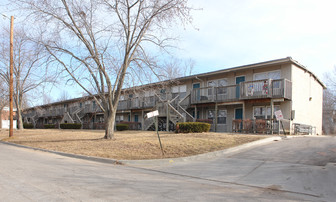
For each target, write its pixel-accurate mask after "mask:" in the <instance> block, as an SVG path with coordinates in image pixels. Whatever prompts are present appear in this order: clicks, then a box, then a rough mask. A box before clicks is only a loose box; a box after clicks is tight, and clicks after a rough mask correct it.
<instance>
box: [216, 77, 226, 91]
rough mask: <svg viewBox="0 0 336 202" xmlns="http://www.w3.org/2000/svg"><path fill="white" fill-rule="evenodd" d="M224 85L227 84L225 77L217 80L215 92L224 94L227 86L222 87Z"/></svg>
mask: <svg viewBox="0 0 336 202" xmlns="http://www.w3.org/2000/svg"><path fill="white" fill-rule="evenodd" d="M224 86H227V80H226V79H220V80H218V88H217V94H226V93H227V88H224Z"/></svg>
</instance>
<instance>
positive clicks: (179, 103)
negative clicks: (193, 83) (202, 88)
mask: <svg viewBox="0 0 336 202" xmlns="http://www.w3.org/2000/svg"><path fill="white" fill-rule="evenodd" d="M189 96H191V93H190V91H189V92H188V94H187V95H186V96H185V97H184V98H182V99H181V100H180V101H179V102H178V103H177V107H179V108H180V109H182V111H183V112H184V113H186V114H187V115H188V116H190V117H191V118H192V119H193V120H195V118H194V117H193V116H192V115H191V114H189V112H188V111H187V110H185V109H184V108H183V107H182V106H181V103H182V102H183V101H184V100H185V99H187V97H189ZM186 119H187V117H184V122H185V121H186Z"/></svg>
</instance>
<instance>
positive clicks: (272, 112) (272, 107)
mask: <svg viewBox="0 0 336 202" xmlns="http://www.w3.org/2000/svg"><path fill="white" fill-rule="evenodd" d="M266 113H267V112H266ZM273 114H274V102H273V99H271V134H273Z"/></svg>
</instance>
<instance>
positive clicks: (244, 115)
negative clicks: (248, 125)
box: [243, 102, 246, 120]
mask: <svg viewBox="0 0 336 202" xmlns="http://www.w3.org/2000/svg"><path fill="white" fill-rule="evenodd" d="M245 111H246V110H245V102H243V120H245V118H246V117H245Z"/></svg>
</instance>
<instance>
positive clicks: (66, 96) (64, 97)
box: [57, 90, 71, 101]
mask: <svg viewBox="0 0 336 202" xmlns="http://www.w3.org/2000/svg"><path fill="white" fill-rule="evenodd" d="M69 99H71V96H70V94H69V93H68V91H66V90H63V91H62V92H61V94H60V96H59V98H58V99H57V101H65V100H69Z"/></svg>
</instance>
